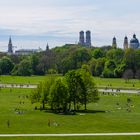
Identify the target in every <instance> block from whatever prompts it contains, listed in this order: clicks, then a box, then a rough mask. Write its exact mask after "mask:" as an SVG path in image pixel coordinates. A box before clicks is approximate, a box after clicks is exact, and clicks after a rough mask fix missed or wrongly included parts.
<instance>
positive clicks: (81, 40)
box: [78, 31, 91, 47]
mask: <svg viewBox="0 0 140 140" xmlns="http://www.w3.org/2000/svg"><path fill="white" fill-rule="evenodd" d="M78 44H79V45H82V46H86V47H91V32H90V31H86V40H85V36H84V31H81V32H80V33H79V43H78Z"/></svg>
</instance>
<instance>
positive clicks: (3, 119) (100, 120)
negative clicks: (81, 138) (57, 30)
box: [0, 89, 140, 139]
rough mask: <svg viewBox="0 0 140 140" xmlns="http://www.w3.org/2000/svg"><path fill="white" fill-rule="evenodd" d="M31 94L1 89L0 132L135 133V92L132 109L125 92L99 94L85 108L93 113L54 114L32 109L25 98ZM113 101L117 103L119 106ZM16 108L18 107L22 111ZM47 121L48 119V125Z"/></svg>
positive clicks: (137, 124) (137, 126) (137, 123)
mask: <svg viewBox="0 0 140 140" xmlns="http://www.w3.org/2000/svg"><path fill="white" fill-rule="evenodd" d="M30 93H31V90H29V89H2V90H1V91H0V104H1V105H0V133H1V134H9V133H11V134H15V133H16V134H20V133H26V134H29V133H33V134H36V133H44V134H45V133H103V132H138V131H139V130H140V119H139V116H140V109H139V106H140V102H139V100H140V96H138V95H129V97H130V98H131V99H132V104H133V107H132V111H131V112H128V111H127V106H126V103H127V102H126V101H127V98H128V95H127V94H122V95H121V94H120V95H118V96H111V95H104V96H103V95H102V96H101V99H100V101H99V102H98V103H95V104H89V105H88V109H89V110H94V111H95V112H92V111H90V112H89V113H83V112H79V113H78V114H77V115H57V114H53V113H47V112H44V111H39V110H37V111H35V110H34V105H32V104H31V103H30V100H29V97H28V98H27V97H26V96H27V95H28V96H29V95H30ZM23 102H24V103H23ZM116 103H119V106H118V105H116ZM16 109H19V111H20V112H21V114H19V113H18V111H17V110H16ZM96 111H97V112H96ZM99 111H103V112H99ZM104 111H105V112H104ZM8 120H9V122H10V125H9V128H8V125H7V121H8ZM48 120H51V126H50V127H49V126H48ZM56 124H57V125H56ZM121 137H123V136H121ZM134 137H138V136H134ZM50 139H57V138H50ZM58 139H60V138H58ZM75 139H78V138H75ZM85 139H86V137H85Z"/></svg>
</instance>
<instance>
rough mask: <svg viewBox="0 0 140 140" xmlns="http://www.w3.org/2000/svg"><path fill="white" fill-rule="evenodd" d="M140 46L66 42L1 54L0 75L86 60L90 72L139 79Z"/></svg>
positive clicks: (63, 68)
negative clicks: (37, 50)
mask: <svg viewBox="0 0 140 140" xmlns="http://www.w3.org/2000/svg"><path fill="white" fill-rule="evenodd" d="M139 60H140V50H139V49H138V50H134V49H131V48H129V49H127V50H123V49H120V48H116V49H114V48H112V47H111V46H104V47H101V48H95V47H94V48H85V47H82V46H79V45H65V46H62V47H55V48H53V49H50V50H47V51H44V52H40V53H35V54H32V55H28V56H16V55H9V56H8V55H5V56H4V55H0V74H1V75H19V76H30V75H45V74H63V75H65V74H66V73H67V72H68V71H69V70H76V69H79V68H81V67H82V65H84V64H86V65H87V66H88V67H89V69H90V72H91V73H92V75H93V76H100V77H105V78H121V77H124V78H125V77H127V78H130V79H131V78H137V79H140V61H139Z"/></svg>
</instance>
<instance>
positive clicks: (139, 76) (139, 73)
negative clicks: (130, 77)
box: [135, 69, 140, 80]
mask: <svg viewBox="0 0 140 140" xmlns="http://www.w3.org/2000/svg"><path fill="white" fill-rule="evenodd" d="M135 78H136V79H139V80H140V69H138V70H137V71H136V74H135Z"/></svg>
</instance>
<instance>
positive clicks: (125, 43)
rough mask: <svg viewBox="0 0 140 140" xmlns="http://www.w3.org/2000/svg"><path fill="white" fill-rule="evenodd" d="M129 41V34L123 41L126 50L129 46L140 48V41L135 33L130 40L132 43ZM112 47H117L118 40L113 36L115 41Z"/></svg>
mask: <svg viewBox="0 0 140 140" xmlns="http://www.w3.org/2000/svg"><path fill="white" fill-rule="evenodd" d="M128 42H129V41H128V38H127V36H125V38H124V43H123V48H124V50H126V49H128V48H133V49H140V43H139V40H138V39H137V37H136V35H135V34H134V35H133V38H132V39H131V40H130V43H128ZM112 47H113V48H117V41H116V38H115V37H114V38H113V41H112Z"/></svg>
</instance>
